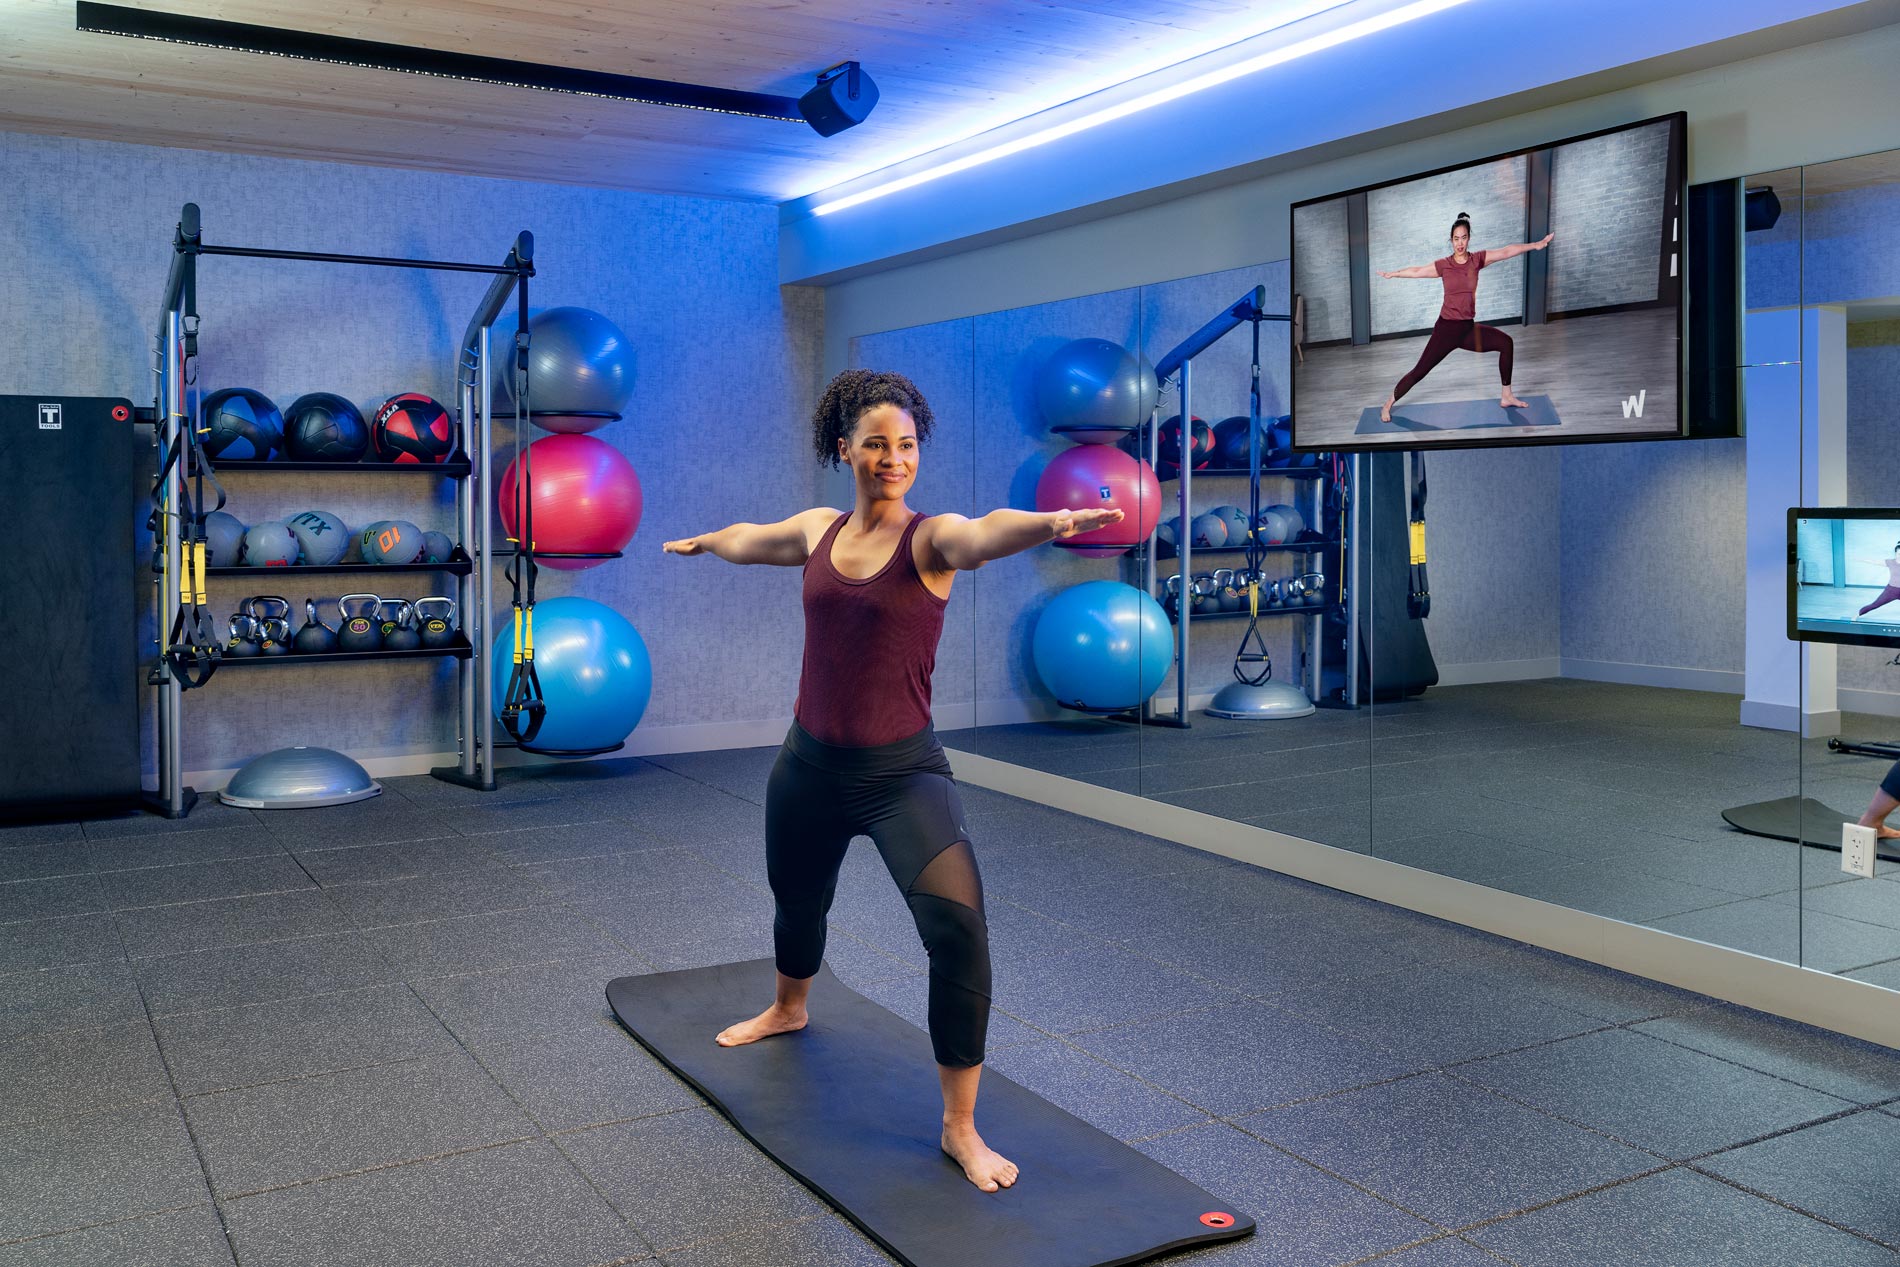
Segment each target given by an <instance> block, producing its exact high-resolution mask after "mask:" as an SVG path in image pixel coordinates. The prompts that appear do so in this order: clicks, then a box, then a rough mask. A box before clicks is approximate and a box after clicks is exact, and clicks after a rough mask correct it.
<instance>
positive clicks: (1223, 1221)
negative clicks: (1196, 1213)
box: [1201, 1210, 1234, 1227]
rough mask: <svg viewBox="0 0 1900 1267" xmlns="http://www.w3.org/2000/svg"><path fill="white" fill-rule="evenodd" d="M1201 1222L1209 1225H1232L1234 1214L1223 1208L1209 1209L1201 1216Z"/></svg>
mask: <svg viewBox="0 0 1900 1267" xmlns="http://www.w3.org/2000/svg"><path fill="white" fill-rule="evenodd" d="M1201 1222H1203V1223H1205V1224H1207V1225H1208V1226H1209V1227H1232V1226H1233V1225H1234V1216H1233V1215H1231V1214H1228V1213H1227V1212H1226V1211H1224V1210H1209V1211H1208V1212H1207V1213H1206V1214H1203V1215H1202V1216H1201Z"/></svg>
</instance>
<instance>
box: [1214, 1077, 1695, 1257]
mask: <svg viewBox="0 0 1900 1267" xmlns="http://www.w3.org/2000/svg"><path fill="white" fill-rule="evenodd" d="M1236 1125H1238V1126H1240V1127H1242V1128H1243V1129H1245V1130H1247V1131H1249V1132H1252V1133H1253V1134H1256V1135H1260V1136H1262V1137H1263V1138H1266V1139H1269V1140H1271V1141H1273V1142H1274V1143H1275V1144H1278V1145H1279V1146H1280V1147H1282V1148H1285V1149H1287V1150H1289V1151H1291V1152H1294V1153H1297V1154H1298V1155H1299V1156H1301V1157H1304V1158H1306V1159H1308V1160H1309V1161H1312V1162H1314V1163H1315V1164H1317V1165H1320V1166H1324V1167H1326V1168H1327V1169H1328V1170H1331V1171H1333V1172H1334V1173H1336V1174H1339V1175H1341V1176H1343V1177H1345V1178H1347V1179H1350V1180H1352V1181H1353V1182H1355V1183H1359V1184H1362V1185H1364V1186H1365V1187H1366V1188H1368V1189H1370V1190H1371V1191H1373V1192H1375V1193H1377V1194H1378V1195H1380V1196H1381V1197H1384V1198H1385V1199H1386V1200H1388V1201H1391V1202H1394V1203H1395V1204H1397V1205H1400V1206H1402V1207H1404V1208H1405V1209H1407V1210H1410V1211H1412V1212H1413V1213H1415V1214H1417V1215H1419V1216H1420V1217H1422V1218H1426V1219H1431V1220H1433V1221H1434V1222H1437V1223H1440V1224H1442V1225H1444V1226H1445V1227H1458V1226H1461V1225H1463V1224H1466V1223H1471V1222H1475V1221H1477V1220H1479V1219H1486V1218H1492V1217H1495V1216H1497V1215H1500V1214H1507V1213H1509V1212H1511V1211H1513V1210H1522V1209H1526V1208H1528V1207H1530V1206H1533V1205H1537V1204H1540V1203H1542V1202H1545V1201H1551V1200H1554V1199H1556V1198H1557V1197H1561V1196H1564V1195H1566V1194H1568V1193H1572V1192H1577V1191H1580V1190H1581V1189H1584V1188H1589V1187H1593V1186H1595V1185H1597V1184H1603V1183H1609V1182H1611V1181H1612V1180H1616V1179H1623V1178H1627V1177H1628V1176H1630V1175H1634V1174H1639V1173H1641V1172H1642V1171H1645V1170H1648V1169H1651V1168H1653V1167H1654V1166H1656V1165H1657V1161H1656V1159H1655V1158H1653V1157H1651V1156H1649V1155H1648V1154H1646V1153H1641V1152H1638V1151H1637V1150H1635V1149H1633V1148H1626V1147H1624V1146H1623V1145H1621V1144H1618V1143H1615V1142H1613V1141H1611V1140H1607V1139H1605V1138H1603V1137H1602V1136H1601V1135H1597V1134H1594V1133H1592V1132H1590V1131H1586V1130H1584V1129H1582V1128H1581V1127H1576V1126H1569V1125H1566V1124H1565V1123H1562V1122H1559V1121H1557V1120H1556V1119H1555V1118H1552V1117H1547V1116H1545V1115H1544V1114H1542V1113H1538V1112H1536V1111H1535V1110H1532V1109H1527V1108H1522V1107H1520V1106H1518V1105H1515V1104H1512V1103H1510V1102H1509V1101H1507V1100H1503V1099H1500V1098H1499V1097H1497V1096H1495V1095H1492V1094H1490V1093H1489V1092H1487V1091H1483V1090H1480V1089H1479V1088H1477V1087H1473V1086H1471V1085H1469V1084H1467V1083H1461V1082H1457V1081H1455V1080H1453V1079H1451V1078H1447V1077H1445V1076H1444V1075H1443V1074H1431V1073H1428V1074H1420V1075H1419V1076H1418V1077H1416V1078H1407V1079H1406V1080H1404V1081H1402V1082H1391V1083H1386V1084H1384V1085H1381V1086H1376V1087H1367V1088H1365V1089H1363V1090H1359V1091H1348V1092H1346V1093H1345V1094H1343V1095H1338V1096H1333V1097H1330V1098H1328V1099H1324V1100H1313V1101H1309V1102H1307V1103H1305V1104H1295V1105H1290V1106H1287V1107H1285V1108H1278V1109H1269V1110H1267V1111H1266V1112H1265V1113H1256V1114H1254V1115H1253V1116H1251V1117H1244V1118H1241V1119H1239V1120H1238V1121H1237V1122H1236ZM1605 1261H1612V1260H1605ZM1614 1261H1643V1260H1640V1259H1637V1260H1614Z"/></svg>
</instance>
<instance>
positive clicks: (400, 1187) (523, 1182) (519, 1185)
mask: <svg viewBox="0 0 1900 1267" xmlns="http://www.w3.org/2000/svg"><path fill="white" fill-rule="evenodd" d="M224 1210H225V1218H226V1220H227V1222H228V1224H229V1226H230V1229H231V1239H232V1241H233V1243H234V1244H235V1245H236V1246H237V1252H238V1260H239V1261H240V1262H242V1263H243V1264H244V1265H245V1267H394V1265H395V1264H404V1265H405V1267H406V1265H407V1264H411V1263H414V1264H449V1263H457V1264H460V1263H467V1264H478V1263H479V1264H484V1265H486V1264H497V1265H499V1264H504V1263H505V1264H507V1267H592V1265H594V1264H603V1263H619V1262H622V1261H626V1260H631V1259H637V1258H639V1257H641V1256H643V1255H644V1254H645V1253H646V1251H647V1247H646V1246H645V1245H644V1244H642V1243H641V1242H640V1238H639V1237H638V1236H636V1235H635V1234H634V1233H633V1232H632V1231H631V1230H630V1229H629V1228H628V1227H627V1225H626V1224H625V1223H624V1222H622V1221H621V1220H620V1219H619V1218H618V1217H617V1216H616V1215H615V1214H614V1212H613V1210H612V1209H611V1208H609V1207H608V1205H607V1203H606V1202H604V1201H602V1200H601V1199H600V1195H599V1194H598V1193H596V1192H595V1191H594V1190H593V1188H592V1187H591V1186H590V1185H589V1184H588V1183H587V1181H586V1180H585V1179H584V1178H582V1177H581V1176H580V1175H579V1174H577V1173H576V1172H575V1170H574V1168H573V1166H571V1165H570V1164H569V1163H568V1162H567V1160H566V1159H565V1158H563V1157H562V1156H560V1154H559V1153H557V1152H556V1151H555V1149H554V1147H553V1145H551V1144H548V1143H546V1142H544V1141H530V1142H527V1143H521V1144H505V1145H502V1146H501V1147H498V1148H485V1149H482V1150H481V1151H479V1152H473V1153H462V1154H458V1155H456V1156H452V1157H440V1158H437V1159H435V1160H433V1161H425V1162H414V1163H412V1164H410V1165H407V1166H393V1167H390V1168H388V1169H384V1170H374V1171H370V1172H369V1173H367V1174H360V1175H350V1176H347V1177H345V1178H342V1179H331V1180H328V1181H325V1182H322V1183H309V1184H300V1185H298V1186H296V1187H294V1188H282V1189H279V1190H277V1191H275V1192H266V1193H262V1194H260V1195H258V1196H253V1197H242V1198H239V1199H238V1200H235V1201H231V1202H228V1203H227V1204H226V1205H225V1207H224Z"/></svg>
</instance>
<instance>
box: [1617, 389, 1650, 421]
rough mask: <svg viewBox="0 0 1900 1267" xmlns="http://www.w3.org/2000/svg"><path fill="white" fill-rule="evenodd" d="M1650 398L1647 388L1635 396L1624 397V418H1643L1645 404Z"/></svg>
mask: <svg viewBox="0 0 1900 1267" xmlns="http://www.w3.org/2000/svg"><path fill="white" fill-rule="evenodd" d="M1648 397H1649V388H1647V387H1645V388H1643V389H1642V390H1641V391H1639V392H1637V393H1636V394H1635V395H1634V396H1625V397H1623V416H1624V417H1625V418H1628V417H1631V416H1632V415H1634V416H1635V417H1638V418H1640V417H1642V416H1643V402H1644V401H1645V400H1646V399H1648Z"/></svg>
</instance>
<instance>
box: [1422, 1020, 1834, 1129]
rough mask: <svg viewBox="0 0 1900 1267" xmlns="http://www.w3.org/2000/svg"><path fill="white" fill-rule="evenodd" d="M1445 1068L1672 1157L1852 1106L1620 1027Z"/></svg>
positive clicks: (1816, 1092)
mask: <svg viewBox="0 0 1900 1267" xmlns="http://www.w3.org/2000/svg"><path fill="white" fill-rule="evenodd" d="M1452 1072H1454V1073H1455V1074H1457V1075H1458V1076H1459V1077H1461V1078H1466V1079H1469V1080H1470V1081H1472V1082H1476V1083H1477V1084H1478V1085H1480V1086H1484V1087H1489V1088H1490V1089H1491V1090H1493V1091H1496V1092H1498V1093H1500V1094H1502V1095H1508V1096H1510V1097H1511V1098H1513V1099H1516V1100H1520V1101H1523V1102H1525V1103H1528V1104H1532V1105H1535V1106H1536V1107H1538V1108H1542V1109H1548V1110H1549V1111H1551V1112H1552V1113H1556V1114H1559V1115H1561V1116H1563V1117H1565V1118H1568V1119H1569V1120H1571V1121H1573V1122H1580V1123H1582V1124H1583V1125H1585V1126H1590V1127H1594V1128H1595V1129H1597V1130H1600V1131H1603V1132H1604V1133H1605V1134H1608V1135H1613V1136H1615V1137H1616V1138H1618V1139H1621V1140H1623V1141H1625V1142H1626V1143H1630V1144H1634V1145H1636V1146H1637V1147H1639V1148H1647V1149H1649V1150H1650V1151H1652V1152H1657V1153H1661V1154H1663V1155H1664V1156H1666V1157H1671V1158H1675V1159H1677V1160H1681V1159H1683V1158H1687V1157H1694V1156H1698V1155H1700V1154H1702V1153H1706V1152H1710V1151H1712V1150H1714V1149H1718V1148H1726V1147H1728V1146H1730V1145H1732V1144H1737V1143H1740V1142H1741V1141H1743V1140H1747V1139H1754V1138H1756V1137H1758V1136H1762V1135H1767V1134H1769V1133H1771V1132H1773V1131H1779V1130H1786V1129H1787V1128H1789V1127H1791V1126H1797V1125H1800V1124H1801V1123H1803V1122H1811V1121H1814V1120H1815V1119H1817V1118H1822V1117H1827V1116H1829V1115H1830V1114H1834V1113H1839V1112H1841V1111H1842V1110H1844V1109H1848V1108H1851V1107H1852V1105H1851V1104H1850V1102H1849V1101H1846V1100H1842V1099H1839V1098H1837V1097H1835V1096H1831V1095H1827V1094H1825V1093H1823V1092H1820V1091H1815V1090H1813V1089H1812V1088H1809V1087H1801V1086H1796V1085H1795V1084H1794V1083H1791V1082H1784V1081H1782V1080H1781V1079H1780V1078H1773V1077H1770V1076H1769V1075H1767V1074H1764V1073H1756V1072H1755V1071H1754V1070H1752V1069H1743V1068H1740V1067H1738V1066H1736V1065H1733V1064H1730V1063H1729V1062H1728V1061H1725V1060H1718V1059H1717V1058H1716V1057H1714V1056H1706V1055H1703V1054H1702V1053H1701V1052H1696V1051H1690V1050H1689V1049H1688V1048H1686V1047H1678V1046H1676V1045H1675V1044H1673V1043H1664V1042H1659V1041H1657V1040H1656V1039H1653V1038H1647V1037H1645V1036H1643V1035H1642V1034H1638V1033H1633V1032H1632V1031H1630V1030H1622V1029H1619V1030H1609V1031H1607V1032H1604V1033H1598V1034H1586V1035H1584V1036H1583V1037H1580V1038H1571V1039H1565V1040H1564V1041H1562V1042H1557V1043H1550V1044H1547V1045H1545V1046H1542V1047H1534V1048H1531V1049H1530V1050H1528V1051H1520V1052H1512V1053H1511V1054H1509V1055H1505V1056H1499V1057H1496V1058H1494V1059H1491V1060H1481V1061H1477V1062H1475V1063H1473V1064H1467V1065H1460V1066H1458V1068H1457V1069H1455V1070H1453V1071H1452Z"/></svg>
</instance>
